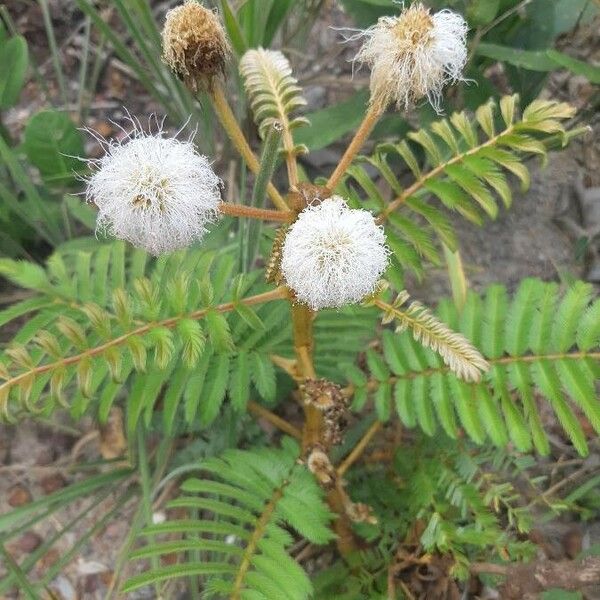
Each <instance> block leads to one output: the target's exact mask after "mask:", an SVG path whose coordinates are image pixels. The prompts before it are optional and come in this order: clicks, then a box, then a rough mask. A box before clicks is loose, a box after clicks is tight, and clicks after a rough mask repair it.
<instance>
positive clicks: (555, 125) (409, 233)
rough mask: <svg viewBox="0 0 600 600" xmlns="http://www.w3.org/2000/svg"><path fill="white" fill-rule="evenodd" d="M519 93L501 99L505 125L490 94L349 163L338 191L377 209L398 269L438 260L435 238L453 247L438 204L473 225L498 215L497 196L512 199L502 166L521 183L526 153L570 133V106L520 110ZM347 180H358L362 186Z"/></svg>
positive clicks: (540, 151) (544, 104) (543, 104)
mask: <svg viewBox="0 0 600 600" xmlns="http://www.w3.org/2000/svg"><path fill="white" fill-rule="evenodd" d="M517 100H518V98H517V97H516V96H506V97H504V98H502V99H501V100H500V114H501V117H502V126H499V124H498V118H497V111H498V106H497V105H496V104H495V103H494V102H492V101H490V102H488V103H487V104H484V105H483V106H480V107H479V108H478V109H477V111H476V113H475V118H473V119H471V118H469V117H468V116H467V114H466V113H464V112H461V113H454V114H453V115H451V116H450V118H449V119H442V120H440V121H436V122H434V123H433V124H432V125H431V126H429V127H428V128H426V129H421V130H419V131H415V132H411V133H409V134H408V139H407V140H402V141H400V142H398V143H383V144H380V145H378V146H377V147H376V149H375V152H374V153H373V154H372V155H371V156H362V157H359V158H358V159H357V160H356V161H355V163H354V164H353V165H352V166H351V167H350V169H349V170H348V175H349V176H348V177H347V178H346V181H345V182H344V183H343V184H342V185H341V186H340V191H341V192H342V194H344V195H346V197H349V198H352V199H353V203H354V206H365V205H366V206H368V207H369V208H371V209H372V210H373V211H375V212H377V213H379V219H380V221H381V222H385V223H386V235H387V239H388V244H389V246H390V248H391V250H392V252H393V257H394V263H395V266H396V267H397V268H398V269H399V270H400V271H402V270H403V269H406V268H409V269H411V270H412V271H414V273H415V274H416V275H417V276H418V277H421V276H422V274H423V261H424V260H426V261H429V262H432V263H433V264H436V265H439V264H441V257H440V253H439V250H438V247H437V244H436V238H437V240H439V241H440V242H443V243H444V244H445V245H446V246H447V247H448V248H450V249H451V250H456V249H457V246H458V244H457V240H456V234H455V231H454V228H453V226H452V224H451V223H450V221H449V220H448V218H447V216H446V214H445V211H444V210H443V209H442V207H444V208H446V209H449V210H451V211H456V212H458V213H459V214H461V215H462V216H463V217H465V218H466V219H467V220H469V221H471V222H472V223H474V224H476V225H481V224H482V223H483V221H484V216H487V217H489V218H492V219H494V218H496V216H497V215H498V211H499V209H498V200H500V201H501V202H502V203H503V204H504V205H505V206H506V207H509V206H510V204H511V202H512V190H511V185H510V181H509V180H508V178H507V177H506V174H507V173H509V174H512V175H515V176H516V177H517V178H518V179H519V180H520V182H521V188H522V190H523V191H525V190H526V189H527V187H528V186H529V171H528V169H527V166H526V165H525V164H524V159H525V158H527V157H528V156H531V155H540V156H542V157H543V158H545V156H546V153H547V148H546V145H547V144H548V143H550V142H551V141H552V140H554V138H555V137H556V136H559V137H561V138H562V139H564V141H565V143H566V141H568V139H569V136H568V134H567V133H566V132H565V130H564V129H563V127H562V124H561V121H563V120H565V119H568V118H569V117H571V116H572V115H573V113H574V109H573V108H572V107H571V106H569V105H567V104H562V103H558V102H553V101H547V100H536V101H534V102H533V103H532V104H530V105H529V106H528V107H527V108H526V109H525V110H524V112H523V114H522V116H521V117H520V118H519V117H518V114H517ZM398 161H400V162H401V163H404V165H405V166H406V167H407V169H408V171H410V173H411V174H412V176H413V177H414V182H413V183H412V184H410V185H408V186H407V187H404V185H403V184H402V183H401V178H400V177H399V176H398V175H397V174H396V172H397V170H398V168H397V163H398ZM364 163H367V164H368V165H369V166H370V167H374V168H375V169H377V171H378V172H379V174H380V178H381V181H382V183H385V184H386V187H388V188H389V191H388V192H387V193H386V192H385V191H382V186H381V185H377V184H376V183H375V182H374V181H373V177H372V176H371V175H370V174H369V173H367V170H366V169H365V167H364V166H363V165H364ZM351 184H357V185H358V186H359V188H360V189H361V190H362V193H361V194H359V193H358V192H357V191H355V190H354V189H353V186H352V185H351ZM432 197H435V198H436V199H437V202H436V201H432ZM440 204H441V206H440Z"/></svg>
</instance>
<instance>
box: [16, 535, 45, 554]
mask: <svg viewBox="0 0 600 600" xmlns="http://www.w3.org/2000/svg"><path fill="white" fill-rule="evenodd" d="M41 543H42V538H41V537H40V536H39V535H38V534H37V533H35V532H34V531H28V532H26V533H24V534H23V535H22V536H21V537H20V538H19V540H18V541H17V548H18V549H19V550H20V551H21V552H23V553H29V552H33V551H34V550H35V549H36V548H39V546H40V544H41Z"/></svg>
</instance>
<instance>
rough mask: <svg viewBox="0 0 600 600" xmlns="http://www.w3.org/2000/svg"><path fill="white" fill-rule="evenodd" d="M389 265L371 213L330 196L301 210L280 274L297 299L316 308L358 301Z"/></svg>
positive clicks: (291, 234) (288, 239)
mask: <svg viewBox="0 0 600 600" xmlns="http://www.w3.org/2000/svg"><path fill="white" fill-rule="evenodd" d="M387 263H388V250H387V248H386V245H385V235H384V233H383V229H382V228H381V227H380V226H378V225H377V224H376V223H375V219H374V218H373V215H372V214H371V213H370V212H369V211H367V210H362V209H351V208H349V207H348V205H347V204H346V202H345V201H344V200H343V198H341V197H340V196H333V197H332V198H329V199H327V200H324V201H323V202H321V203H320V204H313V205H311V206H308V207H307V208H305V209H304V210H303V211H302V212H301V213H300V216H299V217H298V219H297V221H296V222H295V223H294V224H293V225H292V226H291V227H290V230H289V232H288V234H287V236H286V238H285V242H284V244H283V251H282V257H281V271H282V273H283V276H284V278H285V280H286V283H287V285H288V286H289V287H290V288H291V289H292V290H293V291H294V293H295V294H296V297H297V299H298V300H299V301H300V302H304V303H305V304H308V305H309V306H310V308H312V309H313V310H319V309H321V308H334V307H340V306H344V305H345V304H352V303H355V302H359V301H360V300H362V299H363V298H364V297H365V296H366V295H368V294H370V293H371V292H373V291H374V290H375V287H376V285H377V282H378V280H379V277H380V276H381V274H382V273H383V271H384V270H385V268H386V266H387Z"/></svg>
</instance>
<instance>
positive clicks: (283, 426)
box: [248, 400, 302, 440]
mask: <svg viewBox="0 0 600 600" xmlns="http://www.w3.org/2000/svg"><path fill="white" fill-rule="evenodd" d="M248 410H249V411H250V412H251V413H252V414H254V415H255V416H256V417H260V418H261V419H265V421H269V423H271V424H272V425H274V426H275V427H277V429H280V430H281V431H283V432H284V433H287V434H288V435H291V436H292V437H295V438H296V439H297V440H301V439H302V432H301V431H300V430H299V429H297V428H296V427H294V426H293V425H292V424H291V423H288V422H287V421H286V420H285V419H282V418H281V417H279V416H277V415H276V414H275V413H272V412H271V411H270V410H267V409H266V408H265V407H264V406H261V405H260V404H258V402H254V401H252V400H251V401H250V402H248Z"/></svg>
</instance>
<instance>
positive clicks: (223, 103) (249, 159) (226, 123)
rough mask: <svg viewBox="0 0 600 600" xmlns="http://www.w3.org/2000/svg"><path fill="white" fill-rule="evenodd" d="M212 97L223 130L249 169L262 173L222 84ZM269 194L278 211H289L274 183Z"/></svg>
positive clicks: (216, 83) (269, 188)
mask: <svg viewBox="0 0 600 600" xmlns="http://www.w3.org/2000/svg"><path fill="white" fill-rule="evenodd" d="M210 97H211V99H212V102H213V107H214V109H215V113H216V115H217V118H218V119H219V121H220V122H221V125H222V126H223V129H225V131H226V132H227V135H228V136H229V138H230V139H231V141H232V142H233V145H234V146H235V147H236V149H237V151H238V152H239V153H240V155H241V157H242V158H243V159H244V160H245V161H246V164H247V165H248V168H249V169H250V170H251V171H252V172H253V173H254V174H255V175H256V174H257V173H258V172H259V171H260V163H259V161H258V158H257V157H256V155H255V154H254V152H252V148H250V144H248V141H247V140H246V137H245V136H244V133H243V132H242V130H241V128H240V126H239V123H238V122H237V119H236V118H235V115H234V114H233V111H232V110H231V107H230V106H229V102H227V98H226V97H225V93H224V91H223V86H222V84H221V83H219V82H215V84H214V86H213V87H212V88H211V92H210ZM267 193H268V194H269V197H270V198H271V200H272V202H273V204H274V205H275V206H276V207H277V208H278V209H280V210H284V211H287V210H288V205H287V204H286V202H285V200H284V199H283V198H282V196H281V194H280V193H279V192H278V191H277V189H276V188H275V186H274V185H273V184H272V183H269V185H268V187H267Z"/></svg>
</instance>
